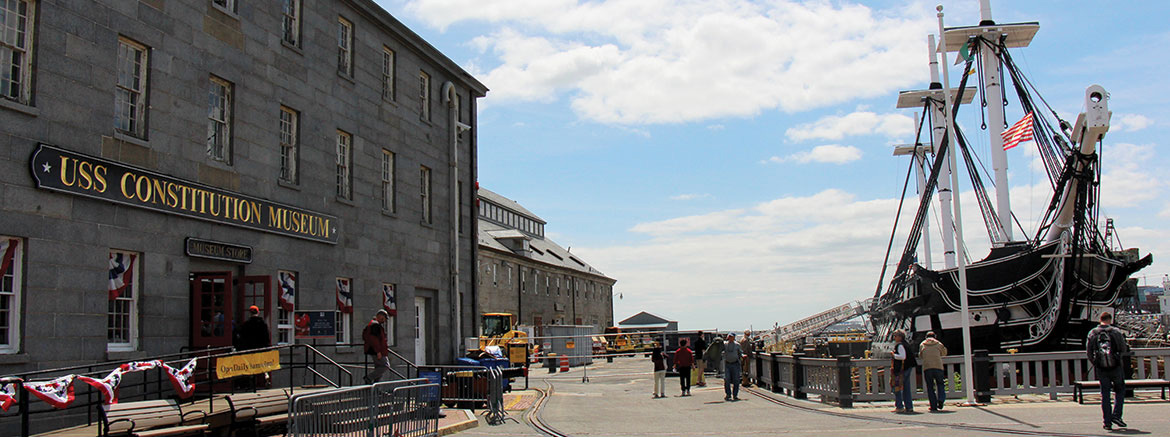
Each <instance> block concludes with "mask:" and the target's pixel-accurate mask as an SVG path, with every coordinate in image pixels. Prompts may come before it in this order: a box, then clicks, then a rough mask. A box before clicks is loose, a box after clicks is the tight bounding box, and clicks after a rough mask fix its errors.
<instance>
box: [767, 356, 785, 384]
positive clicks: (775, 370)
mask: <svg viewBox="0 0 1170 437" xmlns="http://www.w3.org/2000/svg"><path fill="white" fill-rule="evenodd" d="M771 355H772V362H770V363H768V365H769V366H772V369H771V373H772V393H780V392H782V391H784V389H783V388H781V387H780V352H772V353H771Z"/></svg>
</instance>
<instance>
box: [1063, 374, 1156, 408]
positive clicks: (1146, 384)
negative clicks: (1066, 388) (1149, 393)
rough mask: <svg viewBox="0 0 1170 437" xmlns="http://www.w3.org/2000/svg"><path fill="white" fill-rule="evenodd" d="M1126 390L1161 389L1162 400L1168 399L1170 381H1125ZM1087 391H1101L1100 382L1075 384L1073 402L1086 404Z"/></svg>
mask: <svg viewBox="0 0 1170 437" xmlns="http://www.w3.org/2000/svg"><path fill="white" fill-rule="evenodd" d="M1125 388H1126V389H1127V390H1128V389H1133V388H1161V389H1162V399H1166V389H1170V381H1168V380H1165V379H1127V380H1125ZM1085 389H1090V390H1093V389H1097V390H1099V389H1101V382H1100V381H1076V382H1073V400H1074V401H1077V403H1078V404H1083V403H1085Z"/></svg>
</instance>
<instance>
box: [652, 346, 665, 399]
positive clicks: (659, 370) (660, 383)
mask: <svg viewBox="0 0 1170 437" xmlns="http://www.w3.org/2000/svg"><path fill="white" fill-rule="evenodd" d="M650 361H652V362H654V399H658V398H664V397H666V357H664V356H663V355H662V345H661V344H658V342H655V343H654V348H652V349H650Z"/></svg>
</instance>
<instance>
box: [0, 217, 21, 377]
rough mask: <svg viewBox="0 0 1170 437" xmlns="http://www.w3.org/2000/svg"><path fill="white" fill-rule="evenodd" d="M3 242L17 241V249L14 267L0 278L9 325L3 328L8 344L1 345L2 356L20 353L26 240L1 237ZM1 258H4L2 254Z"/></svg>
mask: <svg viewBox="0 0 1170 437" xmlns="http://www.w3.org/2000/svg"><path fill="white" fill-rule="evenodd" d="M0 239H2V240H12V241H16V248H15V249H13V252H12V265H10V266H9V267H8V271H7V272H5V274H4V276H3V277H0V300H5V301H7V302H6V303H7V308H8V309H7V310H6V311H7V312H8V323H7V325H5V326H2V328H4V329H5V330H6V331H7V332H8V335H7V336H6V337H5V338H4V340H5V341H6V342H7V344H0V354H15V353H18V352H20V339H21V324H20V316H21V301H23V300H24V240H23V239H20V238H16V237H9V236H3V235H0ZM0 256H4V254H3V253H0Z"/></svg>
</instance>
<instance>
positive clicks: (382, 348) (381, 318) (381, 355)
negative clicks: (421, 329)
mask: <svg viewBox="0 0 1170 437" xmlns="http://www.w3.org/2000/svg"><path fill="white" fill-rule="evenodd" d="M389 317H390V313H387V312H386V310H378V314H376V315H374V319H373V320H370V323H369V324H367V325H366V328H365V329H363V330H362V342H364V343H365V350H366V355H369V356H370V361H373V362H374V371H373V372H370V373H369V374H367V375H366V376H365V380H366V384H373V383H375V382H378V380H380V379H382V375H385V374H386V372H388V371H390V347H388V346H387V345H386V344H387V343H388V342H387V341H386V328H385V325H386V319H388V318H389Z"/></svg>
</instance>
